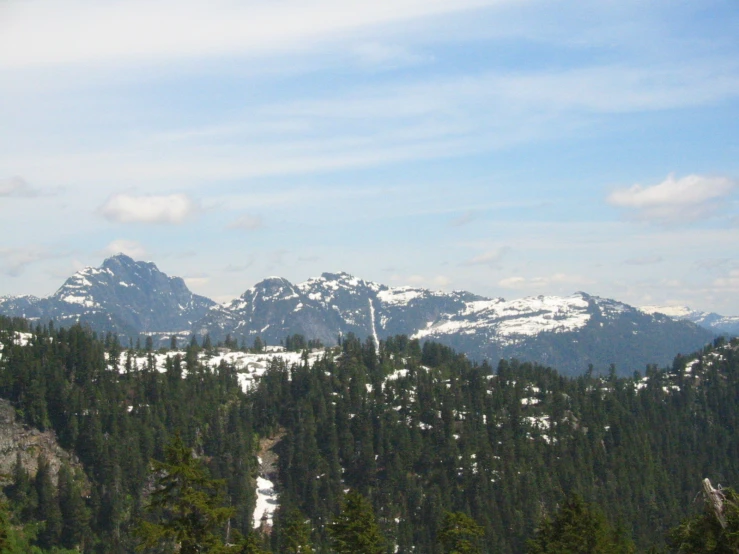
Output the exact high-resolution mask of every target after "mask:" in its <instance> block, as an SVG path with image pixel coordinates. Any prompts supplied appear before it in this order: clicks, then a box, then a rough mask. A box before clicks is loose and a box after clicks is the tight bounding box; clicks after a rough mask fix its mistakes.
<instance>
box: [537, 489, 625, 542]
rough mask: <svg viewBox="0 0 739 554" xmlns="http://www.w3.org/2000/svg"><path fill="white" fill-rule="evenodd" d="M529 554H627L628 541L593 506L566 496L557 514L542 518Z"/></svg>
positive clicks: (578, 497)
mask: <svg viewBox="0 0 739 554" xmlns="http://www.w3.org/2000/svg"><path fill="white" fill-rule="evenodd" d="M528 552H529V554H630V553H633V552H634V547H633V545H632V544H631V542H630V541H629V540H628V539H626V538H624V537H622V536H620V535H619V533H618V532H617V531H615V530H614V529H613V528H612V527H611V526H610V525H609V523H608V521H607V520H606V518H605V516H604V515H603V513H602V512H601V511H600V510H599V509H598V508H597V507H595V506H592V505H589V504H587V503H586V502H585V501H584V500H583V499H582V498H581V497H580V496H579V495H576V494H575V495H571V496H570V497H568V498H567V499H566V500H565V502H564V504H563V505H562V507H561V508H560V509H559V511H558V512H557V513H556V514H554V516H552V517H545V518H544V521H543V522H542V523H541V525H540V526H539V529H538V530H537V531H536V534H535V535H534V538H533V539H532V540H531V541H529V549H528Z"/></svg>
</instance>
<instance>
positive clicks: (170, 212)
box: [98, 194, 198, 224]
mask: <svg viewBox="0 0 739 554" xmlns="http://www.w3.org/2000/svg"><path fill="white" fill-rule="evenodd" d="M98 211H99V212H100V214H102V215H103V216H104V217H105V218H106V219H108V220H109V221H114V222H117V223H169V224H178V223H182V222H184V221H185V220H187V219H189V218H191V217H192V216H194V215H195V214H196V212H197V211H198V208H197V205H196V204H195V202H194V201H193V200H192V199H191V198H190V197H189V196H187V195H185V194H171V195H168V196H153V195H151V196H131V195H128V194H116V195H114V196H112V197H111V198H109V199H108V201H107V202H106V203H105V204H103V205H102V206H101V207H100V208H99V210H98Z"/></svg>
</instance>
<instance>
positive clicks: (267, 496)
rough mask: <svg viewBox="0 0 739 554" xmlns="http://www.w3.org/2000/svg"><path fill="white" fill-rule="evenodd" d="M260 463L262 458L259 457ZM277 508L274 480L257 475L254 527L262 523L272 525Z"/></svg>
mask: <svg viewBox="0 0 739 554" xmlns="http://www.w3.org/2000/svg"><path fill="white" fill-rule="evenodd" d="M259 465H260V466H261V465H262V460H261V458H259ZM276 509H277V492H276V491H275V485H274V483H273V482H272V481H270V480H269V479H267V478H266V477H262V476H261V475H260V476H258V477H257V503H256V506H255V507H254V529H258V528H259V526H260V525H262V523H265V524H267V525H269V526H271V525H272V516H273V514H274V512H275V510H276Z"/></svg>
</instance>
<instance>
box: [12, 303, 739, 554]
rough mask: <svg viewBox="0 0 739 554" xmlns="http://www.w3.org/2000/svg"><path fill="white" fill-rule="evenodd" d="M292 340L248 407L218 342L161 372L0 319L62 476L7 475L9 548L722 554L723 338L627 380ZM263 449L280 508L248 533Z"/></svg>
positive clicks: (730, 436)
mask: <svg viewBox="0 0 739 554" xmlns="http://www.w3.org/2000/svg"><path fill="white" fill-rule="evenodd" d="M19 336H23V337H25V338H24V340H22V341H21V340H18V337H19ZM288 339H289V343H290V346H291V348H305V350H304V352H305V355H304V356H303V361H302V362H301V363H296V364H292V365H288V364H286V363H284V362H282V361H280V360H279V359H275V360H272V361H271V362H270V364H269V367H268V369H267V371H266V372H265V373H264V375H262V377H261V378H260V379H259V380H258V382H257V384H256V386H254V387H253V388H251V389H249V390H246V391H245V390H244V389H243V388H242V387H240V386H239V383H238V371H239V370H238V369H237V368H235V367H233V366H230V365H229V364H227V363H221V364H220V365H219V366H218V367H217V368H215V369H211V368H209V367H207V366H206V365H204V364H203V363H202V362H201V360H202V356H204V355H205V356H207V355H208V350H209V349H210V350H215V349H218V348H224V347H225V346H224V345H213V344H210V341H208V344H205V345H203V344H201V343H199V342H198V340H197V339H196V338H193V339H192V340H191V341H190V343H189V345H188V346H187V348H186V349H185V350H184V352H185V353H184V355H181V354H177V355H172V356H171V357H168V358H167V361H166V367H165V370H164V371H158V370H157V368H156V367H155V364H154V360H153V357H154V354H155V353H154V351H153V349H152V345H151V342H150V341H146V342H145V345H144V346H143V347H141V346H140V345H138V348H137V347H136V346H133V345H127V346H123V345H121V344H120V343H119V341H118V339H117V338H116V337H115V336H114V335H111V334H108V335H106V336H97V335H96V334H95V333H93V332H91V331H89V330H88V329H85V328H84V327H81V326H79V325H77V326H73V327H70V328H68V329H64V328H56V327H54V326H53V325H46V326H42V325H35V326H31V325H30V324H29V323H28V322H26V321H24V320H21V319H10V318H0V344H2V350H0V354H2V356H1V357H0V397H2V398H4V399H7V400H8V401H10V402H11V403H12V406H13V407H14V409H15V411H16V414H17V416H18V418H19V419H20V420H22V421H23V422H24V423H26V424H27V425H29V426H32V427H34V428H37V429H39V430H42V431H43V430H51V431H53V432H54V434H55V436H56V437H57V440H58V442H59V444H60V445H61V447H62V448H64V449H65V450H66V451H68V452H70V453H71V454H72V460H73V462H72V463H64V464H62V466H61V467H60V469H59V470H58V472H56V474H54V472H53V471H51V469H50V467H49V464H48V462H47V461H46V460H44V459H41V458H42V456H39V460H38V464H37V466H38V469H37V471H36V472H35V473H34V474H32V473H31V472H29V471H28V469H27V468H25V467H24V466H23V464H21V463H20V460H19V462H18V463H16V464H15V466H14V468H13V470H12V473H11V474H10V475H6V476H3V479H4V483H5V485H4V488H3V493H4V496H5V500H4V504H3V506H2V509H0V528H1V530H2V533H0V546H2V544H3V541H5V543H7V546H4V547H3V548H6V550H7V551H8V552H16V551H17V552H27V551H31V550H32V549H34V550H35V551H36V552H65V551H82V552H90V553H101V554H103V553H106V554H107V553H122V552H134V551H141V552H174V551H176V550H175V549H179V551H181V552H186V551H187V548H186V545H187V544H189V543H188V542H187V540H189V539H187V540H185V539H183V538H182V536H183V535H177V534H173V533H174V531H172V529H175V528H177V529H180V530H182V529H183V528H185V529H191V528H198V529H199V530H200V532H201V533H204V534H203V535H202V536H204V537H207V540H206V539H203V540H204V541H205V542H203V544H205V545H206V546H203V547H201V546H194V547H193V548H195V549H193V550H191V551H192V552H309V551H310V552H316V553H323V552H326V553H328V552H376V553H384V552H398V553H410V552H428V553H442V552H486V553H487V552H490V553H493V552H495V553H504V554H508V553H524V552H530V553H542V552H568V551H571V552H574V551H580V550H573V549H572V548H574V547H571V546H570V547H568V546H566V541H565V542H564V543H563V542H562V540H564V539H562V537H563V536H565V535H567V533H568V532H569V533H570V534H572V529H579V528H580V527H582V529H587V532H586V531H582V532H577V533H575V534H577V535H578V536H585V535H588V536H589V537H591V538H592V539H593V541H594V542H593V543H592V544H590V546H587V547H584V548H585V550H582V551H583V552H647V551H651V552H663V551H665V552H691V551H692V552H703V551H705V552H734V551H735V550H734V548H735V546H732V544H733V543H731V540H732V539H731V537H730V534H729V533H728V532H727V533H723V532H722V530H721V529H718V530H717V529H716V528H715V525H713V526H712V524H711V521H710V520H707V519H705V518H706V517H707V516H705V514H704V513H703V504H702V502H701V501H700V497H699V498H698V500H696V497H697V495H698V493H699V492H700V488H701V481H702V479H704V478H706V477H708V478H710V479H711V481H713V482H714V483H719V484H722V485H723V486H726V487H730V486H731V485H732V484H736V483H739V475H738V473H739V467H738V466H737V464H736V460H737V459H739V435H738V434H737V432H736V430H737V426H739V405H737V403H736V398H738V397H739V371H738V370H739V355H738V351H739V343H737V342H736V341H731V342H727V341H725V340H723V339H718V340H716V341H715V342H714V343H713V344H711V345H708V346H706V348H704V349H703V350H702V351H700V352H696V353H693V354H689V355H685V356H677V357H676V358H675V360H674V362H673V364H672V366H671V367H669V368H657V367H655V366H649V367H646V368H644V373H643V374H642V373H641V372H639V371H636V372H634V374H633V375H632V376H630V377H627V378H624V377H618V376H617V371H616V368H615V367H612V368H611V369H610V371H608V372H606V373H605V374H599V373H598V372H597V371H595V370H594V369H593V368H590V370H588V371H587V372H586V373H585V374H584V375H582V376H578V377H564V376H562V375H560V374H559V373H558V372H557V371H556V370H555V369H552V368H549V367H544V366H540V365H537V364H532V363H522V362H518V361H516V360H513V359H511V360H503V361H501V362H500V363H499V364H498V365H497V367H491V366H490V365H488V364H487V363H484V362H483V363H474V362H471V361H470V360H468V359H467V358H466V357H465V356H464V355H462V354H459V353H456V352H455V351H453V350H452V349H450V348H448V347H445V346H442V345H439V344H436V343H433V342H425V343H419V341H417V340H410V339H408V337H406V336H397V337H393V338H389V339H387V340H384V341H380V343H379V344H375V343H374V342H373V340H372V339H371V338H369V339H367V340H364V341H363V340H360V339H359V338H357V337H355V336H353V335H348V336H345V337H342V340H341V342H340V344H339V346H338V347H333V348H326V349H324V350H323V354H322V355H321V356H320V357H319V358H318V359H317V360H316V361H315V362H313V363H309V361H308V356H307V353H308V349H309V348H311V347H313V348H316V347H319V346H320V345H318V344H316V343H312V342H310V341H305V340H304V339H302V337H289V338H288ZM201 342H204V341H201ZM255 346H258V347H259V348H261V345H255ZM229 347H231V348H236V347H237V345H236V344H229ZM142 354H143V355H144V356H148V357H149V360H150V363H145V364H143V365H139V364H136V363H132V360H134V359H136V356H140V355H142ZM114 368H119V369H114ZM265 438H270V439H272V442H273V443H274V453H275V456H276V475H277V491H278V493H279V509H278V511H277V513H276V515H275V520H274V524H273V525H267V524H263V525H260V524H259V523H260V522H257V527H254V522H253V521H252V517H253V513H254V506H255V502H256V488H255V480H256V477H257V475H258V473H259V462H258V460H257V453H258V451H259V446H260V442H261V441H262V440H263V439H265ZM177 476H180V477H181V480H177ZM185 477H187V479H189V480H187V479H185ZM725 490H726V493H725V497H726V503H727V506H728V507H732V506H735V504H734V500H733V499H734V496H732V495H733V493H732V492H731V489H729V488H727V489H725ZM185 501H187V502H189V504H188V506H190V508H188V509H190V510H193V509H194V508H192V507H193V506H194V507H195V508H196V509H195V513H196V515H197V517H195V516H192V517H190V516H188V517H189V519H187V518H186V519H184V520H182V521H180V520H177V518H176V515H177V514H178V513H180V511H179V510H181V509H183V508H182V506H183V505H184V504H183V502H185ZM188 513H190V512H188ZM727 513H733V512H731V511H730V510H729V509H728V508H727ZM737 513H739V508H738V509H737ZM686 518H692V519H686ZM700 518H704V519H700ZM195 520H197V521H195ZM737 520H738V521H739V517H737ZM175 521H180V522H179V523H177V525H175V524H174V523H173V522H175ZM183 521H184V522H185V523H183ZM681 522H682V523H681ZM691 522H692V523H691ZM695 522H698V523H695ZM735 524H736V525H737V529H739V524H737V523H736V522H734V520H733V519H732V518H731V517H729V529H733V527H731V526H732V525H735ZM178 526H179V527H178ZM578 526H580V527H578ZM568 530H569V531H568ZM698 530H700V533H702V534H700V533H698ZM178 532H179V531H178ZM352 533H354V534H353V535H352ZM563 533H564V535H563ZM696 533H698V534H700V537H698V538H696V536H697V535H696ZM724 535H726V537H724ZM178 537H179V538H178ZM701 537H702V538H701ZM706 537H708V538H706ZM704 539H705V540H704ZM357 540H360V543H361V545H360V546H357V544H360V543H357V542H356V541H357ZM361 541H364V542H361ZM558 541H559V542H558ZM686 541H688V542H689V541H692V542H690V544H691V545H692V546H685V545H686V544H688V542H686ZM701 541H702V542H701ZM727 541H728V542H727ZM196 543H197V541H196ZM193 544H195V543H193ZM198 544H199V543H198ZM696 544H700V545H701V546H696ZM207 545H210V546H207ZM563 545H565V546H563ZM13 549H15V550H13ZM137 549H138V550H137Z"/></svg>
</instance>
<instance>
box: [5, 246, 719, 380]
mask: <svg viewBox="0 0 739 554" xmlns="http://www.w3.org/2000/svg"><path fill="white" fill-rule="evenodd" d="M0 313H4V314H5V315H11V316H24V317H27V318H29V319H33V320H45V319H51V320H54V321H57V322H59V323H60V324H69V323H73V322H77V321H79V322H82V323H85V324H88V325H90V327H92V328H93V329H95V330H99V331H105V332H108V331H110V332H116V333H119V334H120V335H124V336H129V337H133V336H138V335H140V334H150V335H152V334H153V335H159V337H160V338H161V339H163V340H166V338H168V336H169V335H172V334H177V335H189V334H194V335H199V336H205V335H210V337H211V339H212V340H213V341H222V340H224V339H226V338H227V337H229V336H230V339H231V340H232V341H233V340H236V341H238V342H241V343H246V344H248V345H251V344H252V342H253V341H254V340H255V339H256V338H257V337H259V338H260V339H261V340H262V341H264V342H267V343H268V344H279V343H280V341H282V340H283V339H284V338H285V337H286V336H287V335H295V334H300V335H303V336H304V337H305V338H306V339H309V340H310V339H318V340H320V341H322V342H323V343H324V344H329V345H330V344H335V343H336V342H338V341H339V340H340V337H342V336H346V335H348V334H349V333H353V334H354V335H356V336H358V337H361V338H363V339H366V338H369V337H371V338H372V339H373V340H374V341H375V343H379V341H380V340H382V339H384V338H387V337H390V336H395V335H408V336H409V337H411V338H416V339H419V340H422V341H425V340H434V341H437V342H441V343H443V344H446V345H448V346H451V347H452V348H455V349H457V350H458V351H461V352H465V353H466V354H467V355H468V356H470V357H471V358H473V359H477V360H483V359H487V360H491V361H497V360H498V359H502V358H511V357H517V358H521V359H525V360H532V361H537V362H540V363H546V364H550V365H553V366H556V367H559V368H560V369H562V370H563V371H565V372H569V373H578V372H582V371H584V370H585V369H586V368H587V367H588V365H590V364H593V365H595V366H596V367H598V368H605V367H608V365H609V364H611V363H615V364H616V365H617V367H618V368H619V371H622V372H630V371H633V370H635V369H643V367H644V366H645V365H646V364H654V363H657V364H667V363H670V362H671V360H672V358H673V357H674V355H675V354H677V353H679V352H688V351H693V350H695V349H697V348H700V347H702V346H703V345H704V344H705V343H706V342H709V341H710V340H712V339H713V337H714V336H715V333H713V332H711V331H709V330H706V329H703V328H700V327H698V326H697V325H696V324H695V323H692V322H689V321H676V320H674V319H673V318H670V317H668V316H667V315H662V314H659V313H654V314H647V313H645V312H644V311H640V310H639V309H637V308H634V307H632V306H629V305H627V304H625V303H622V302H619V301H616V300H611V299H605V298H600V297H597V296H592V295H589V294H587V293H585V292H577V293H574V294H572V295H570V296H566V297H561V296H545V295H539V296H531V297H525V298H520V299H514V300H505V299H503V298H487V297H484V296H480V295H477V294H474V293H471V292H467V291H452V292H449V293H447V292H442V291H432V290H429V289H423V288H419V287H409V286H405V287H389V286H387V285H384V284H379V283H375V282H372V281H365V280H364V279H361V278H358V277H355V276H353V275H350V274H348V273H345V272H338V273H330V272H325V273H322V274H321V275H320V276H319V277H314V278H311V279H308V280H306V281H304V282H301V283H297V284H293V283H291V282H290V281H288V280H287V279H285V278H283V277H268V278H266V279H263V280H262V281H260V282H259V283H256V284H255V285H254V286H252V287H250V288H248V289H247V290H246V291H245V292H244V293H243V294H242V295H241V296H239V297H238V298H235V299H233V300H231V301H230V302H227V303H225V304H217V303H215V302H214V301H212V300H210V299H208V298H205V297H203V296H199V295H196V294H193V293H192V292H191V291H190V290H189V289H188V288H187V285H186V284H185V282H184V281H183V280H182V279H181V278H179V277H170V276H168V275H166V274H164V273H163V272H161V271H160V270H159V269H158V268H157V266H156V265H155V264H154V263H152V262H137V261H134V260H133V259H132V258H130V257H128V256H126V255H124V254H119V255H116V256H112V257H110V258H107V259H106V260H105V261H104V262H103V264H102V266H101V267H99V268H92V267H88V268H85V269H83V270H80V271H78V272H77V273H75V274H74V275H72V276H71V277H70V278H68V279H67V280H66V281H65V282H64V284H63V285H62V286H61V287H60V288H59V289H58V290H57V291H56V292H55V293H54V294H53V295H50V296H49V297H46V298H36V297H6V298H4V299H0Z"/></svg>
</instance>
